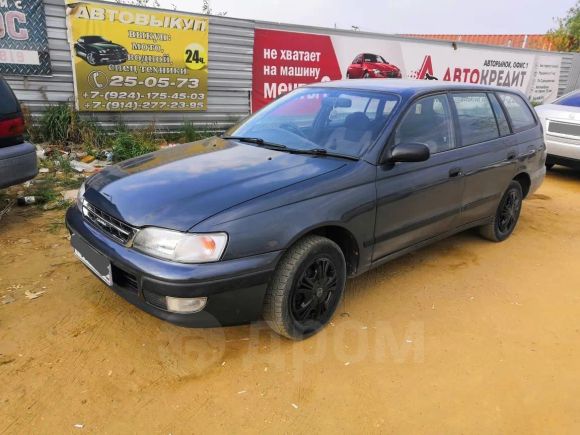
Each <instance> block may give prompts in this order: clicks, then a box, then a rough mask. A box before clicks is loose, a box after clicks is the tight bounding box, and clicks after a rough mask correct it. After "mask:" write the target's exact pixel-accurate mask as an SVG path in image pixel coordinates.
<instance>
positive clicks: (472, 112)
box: [452, 92, 499, 146]
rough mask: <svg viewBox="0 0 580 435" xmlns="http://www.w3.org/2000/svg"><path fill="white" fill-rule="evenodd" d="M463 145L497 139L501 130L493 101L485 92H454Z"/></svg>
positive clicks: (453, 96)
mask: <svg viewBox="0 0 580 435" xmlns="http://www.w3.org/2000/svg"><path fill="white" fill-rule="evenodd" d="M452 98H453V102H454V103H455V108H456V109H457V117H458V119H459V130H460V131H461V144H462V146H468V145H473V144H476V143H481V142H487V141H488V140H493V139H497V138H498V137H499V131H498V128H497V123H496V121H495V115H494V113H493V109H492V108H491V103H490V102H489V99H488V98H487V94H485V93H484V92H479V93H476V92H470V93H460V94H452Z"/></svg>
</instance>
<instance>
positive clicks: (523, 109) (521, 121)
mask: <svg viewBox="0 0 580 435" xmlns="http://www.w3.org/2000/svg"><path fill="white" fill-rule="evenodd" d="M498 96H499V99H500V100H501V102H502V103H503V105H504V107H505V109H506V111H507V113H508V116H509V118H510V120H511V122H512V127H513V129H514V130H515V131H522V130H526V129H528V128H532V127H533V126H535V125H536V120H535V118H534V115H532V112H531V110H530V108H529V107H528V105H527V104H526V102H525V101H524V100H523V99H522V98H521V97H520V96H518V95H514V94H507V93H504V92H499V93H498Z"/></svg>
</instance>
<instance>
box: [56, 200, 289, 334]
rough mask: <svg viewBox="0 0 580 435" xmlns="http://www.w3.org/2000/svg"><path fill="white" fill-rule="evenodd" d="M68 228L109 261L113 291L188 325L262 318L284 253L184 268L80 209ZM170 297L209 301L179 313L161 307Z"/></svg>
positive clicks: (70, 213)
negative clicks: (97, 224) (131, 243)
mask: <svg viewBox="0 0 580 435" xmlns="http://www.w3.org/2000/svg"><path fill="white" fill-rule="evenodd" d="M66 225H67V228H68V230H69V231H70V232H71V233H75V234H76V235H78V236H80V237H82V239H83V240H84V241H86V242H87V243H88V244H89V245H90V246H91V247H93V248H94V249H95V250H97V251H98V252H99V253H101V254H102V255H104V256H105V257H107V258H108V259H109V261H110V262H111V268H112V275H113V285H112V286H111V288H112V289H113V290H114V291H115V292H116V293H117V294H118V295H120V296H122V297H123V298H124V299H126V300H127V301H129V302H130V303H132V304H133V305H135V306H137V307H139V308H141V309H142V310H144V311H146V312H147V313H149V314H152V315H154V316H156V317H158V318H160V319H163V320H166V321H169V322H171V323H175V324H178V325H180V326H187V327H218V326H232V325H241V324H245V323H249V322H252V321H254V320H258V319H260V317H261V313H262V303H263V299H264V294H265V292H266V287H267V285H268V283H269V281H270V278H271V276H272V274H273V272H274V268H275V267H276V264H277V262H278V259H279V257H280V255H281V252H280V251H277V252H270V253H266V254H261V255H255V256H252V257H246V258H240V259H236V260H229V261H220V262H217V263H207V264H178V263H173V262H169V261H164V260H159V259H156V258H153V257H149V256H147V255H144V254H141V253H139V252H136V251H134V250H133V249H130V248H127V247H125V246H123V245H120V244H119V243H117V242H114V241H113V240H111V239H110V238H108V237H107V236H105V235H104V234H103V233H101V232H100V231H99V230H97V229H96V228H94V227H93V226H92V225H91V224H90V223H88V222H87V221H85V220H84V219H83V217H82V215H81V213H80V212H79V210H78V209H77V208H76V207H71V208H70V209H69V210H68V212H67V214H66ZM165 296H173V297H181V298H196V297H207V298H208V299H207V305H206V307H205V308H204V310H202V311H201V312H199V313H195V314H176V313H171V312H169V311H167V310H164V309H162V308H160V307H159V304H156V298H157V299H159V298H164V297H165Z"/></svg>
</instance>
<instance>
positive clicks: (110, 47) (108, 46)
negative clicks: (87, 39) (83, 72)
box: [89, 42, 121, 50]
mask: <svg viewBox="0 0 580 435" xmlns="http://www.w3.org/2000/svg"><path fill="white" fill-rule="evenodd" d="M89 45H90V46H91V47H94V48H96V49H97V50H113V49H116V48H121V46H120V45H119V44H109V43H106V42H99V43H97V44H89Z"/></svg>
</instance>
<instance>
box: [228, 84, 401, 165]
mask: <svg viewBox="0 0 580 435" xmlns="http://www.w3.org/2000/svg"><path fill="white" fill-rule="evenodd" d="M398 101H399V97H398V96H397V95H394V94H389V93H383V92H376V91H356V90H346V89H332V88H303V89H298V90H296V91H294V92H291V93H290V94H288V95H286V96H284V97H282V98H280V99H279V100H277V101H275V102H274V103H272V104H270V105H269V106H267V107H265V108H264V109H262V110H261V111H259V112H258V113H256V114H255V115H254V116H252V117H250V118H249V119H248V120H246V121H244V122H242V123H241V124H239V125H238V126H235V127H232V128H231V129H230V130H228V132H227V133H226V136H236V137H252V138H260V139H262V140H263V141H265V142H270V143H274V144H278V145H284V146H286V147H288V148H293V149H299V150H311V149H320V148H322V149H325V150H327V151H328V152H333V153H338V154H344V155H348V156H353V157H358V156H360V155H361V154H362V153H363V152H364V151H365V150H366V149H367V148H368V146H369V145H371V144H372V143H373V142H374V140H375V139H376V138H377V136H378V135H379V133H380V132H381V131H382V129H383V127H384V126H385V124H386V122H387V121H388V119H389V117H388V116H385V115H384V114H385V108H386V107H387V106H388V107H389V108H390V110H393V108H394V107H395V106H396V104H397V103H398ZM388 113H389V115H390V112H388ZM379 114H380V116H378V115H379Z"/></svg>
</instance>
